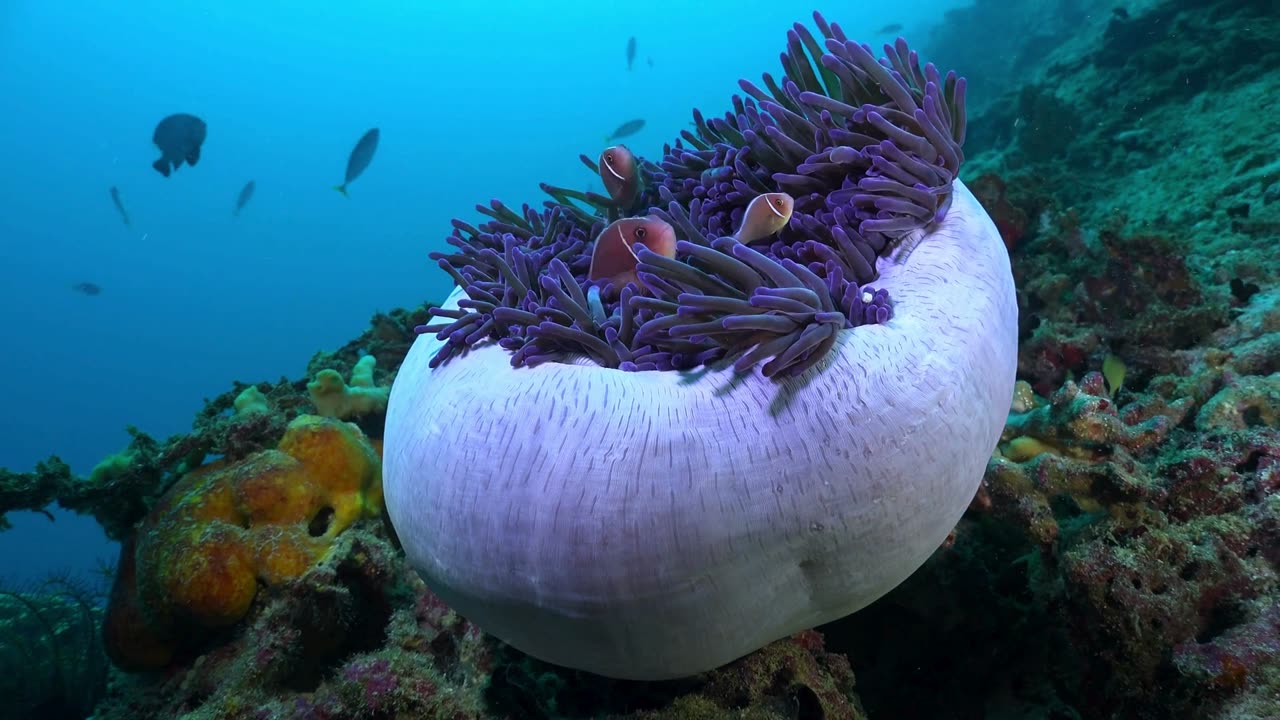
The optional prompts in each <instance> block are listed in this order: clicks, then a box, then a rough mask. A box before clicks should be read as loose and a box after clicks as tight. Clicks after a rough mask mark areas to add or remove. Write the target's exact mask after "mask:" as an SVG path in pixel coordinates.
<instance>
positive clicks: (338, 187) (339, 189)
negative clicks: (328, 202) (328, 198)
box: [333, 185, 351, 197]
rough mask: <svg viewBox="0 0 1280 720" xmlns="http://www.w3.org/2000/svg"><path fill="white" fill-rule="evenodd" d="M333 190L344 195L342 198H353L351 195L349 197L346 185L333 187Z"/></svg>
mask: <svg viewBox="0 0 1280 720" xmlns="http://www.w3.org/2000/svg"><path fill="white" fill-rule="evenodd" d="M333 189H334V190H337V191H338V192H340V193H342V197H351V196H350V195H348V194H347V186H346V185H334V186H333Z"/></svg>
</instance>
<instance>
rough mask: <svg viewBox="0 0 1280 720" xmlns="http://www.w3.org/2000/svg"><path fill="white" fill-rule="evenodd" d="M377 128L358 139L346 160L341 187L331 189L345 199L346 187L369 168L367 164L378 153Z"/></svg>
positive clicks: (335, 186)
mask: <svg viewBox="0 0 1280 720" xmlns="http://www.w3.org/2000/svg"><path fill="white" fill-rule="evenodd" d="M379 134H380V133H379V132H378V128H373V129H372V130H370V131H369V132H366V133H365V134H364V137H362V138H360V142H358V143H356V146H355V147H354V148H352V149H351V156H350V157H348V158H347V176H346V178H344V179H343V181H342V184H341V185H334V186H333V189H334V190H337V191H338V192H340V193H342V195H343V196H344V197H345V196H346V194H347V186H348V185H350V184H351V183H352V181H354V180H355V179H356V178H358V177H360V173H362V172H364V170H365V168H367V167H369V163H370V162H372V161H373V154H374V153H375V152H377V151H378V136H379Z"/></svg>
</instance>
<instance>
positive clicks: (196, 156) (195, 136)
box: [151, 113, 209, 177]
mask: <svg viewBox="0 0 1280 720" xmlns="http://www.w3.org/2000/svg"><path fill="white" fill-rule="evenodd" d="M208 132H209V128H208V126H207V125H205V124H204V121H203V120H201V119H200V118H198V117H196V116H195V115H188V114H186V113H177V114H176V115H170V116H169V117H167V118H165V119H163V120H161V121H160V124H159V125H156V131H155V132H154V133H153V134H152V135H151V141H152V142H154V143H155V144H156V147H158V148H160V159H159V160H156V161H155V162H153V163H151V167H153V168H155V169H156V172H158V173H160V174H161V175H163V176H165V177H169V174H170V173H171V172H173V171H174V170H177V169H178V168H180V167H182V163H184V162H185V163H186V164H188V165H190V166H191V167H195V166H196V163H197V162H199V161H200V146H201V145H203V144H204V139H205V137H206V136H207V135H208Z"/></svg>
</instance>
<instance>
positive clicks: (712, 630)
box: [384, 13, 1017, 679]
mask: <svg viewBox="0 0 1280 720" xmlns="http://www.w3.org/2000/svg"><path fill="white" fill-rule="evenodd" d="M814 21H815V23H816V25H817V28H818V32H819V33H820V34H821V37H820V38H816V39H815V37H814V36H813V35H811V34H810V33H809V31H808V30H806V29H804V28H803V26H799V25H798V26H797V28H798V29H795V30H791V31H789V33H790V34H791V35H794V36H795V38H796V39H795V40H794V41H793V42H791V43H790V44H789V45H788V50H787V52H786V53H784V55H783V63H784V67H785V70H786V73H787V74H786V75H784V76H782V77H780V78H778V79H774V78H773V77H771V76H769V75H766V76H765V77H764V81H763V82H764V87H763V88H761V87H758V86H757V85H755V84H753V83H749V82H745V81H744V82H743V83H741V89H742V92H743V93H744V94H743V95H740V96H734V97H733V99H732V102H733V109H732V112H729V113H726V114H725V115H724V116H722V117H709V116H705V115H704V114H702V113H699V112H698V111H696V110H695V111H694V114H693V117H694V129H692V130H687V131H685V132H684V133H682V135H681V139H680V140H678V141H676V142H675V143H674V144H673V145H669V146H668V147H667V149H666V151H665V153H664V156H663V158H662V160H661V162H659V163H656V164H655V163H652V162H649V161H647V160H644V159H642V158H639V157H636V156H633V155H632V154H631V153H630V152H629V151H627V150H626V149H625V148H622V149H618V147H615V148H610V149H608V150H606V151H604V152H603V153H602V154H601V156H600V158H599V161H598V163H596V166H597V169H598V171H599V172H600V173H601V178H602V181H604V182H605V184H606V189H607V190H608V192H609V196H610V197H609V198H603V197H601V196H590V195H589V194H584V193H577V192H575V191H568V190H561V189H558V188H550V186H548V192H549V193H552V197H553V198H554V201H553V202H549V203H547V206H546V207H545V208H544V209H541V210H535V209H533V208H530V207H529V206H524V207H523V208H521V209H518V210H517V209H514V208H511V207H507V206H505V205H503V204H502V203H500V202H498V201H496V200H495V201H492V202H491V203H490V204H489V205H488V206H483V205H482V206H479V207H478V209H479V210H480V211H481V212H482V213H483V214H485V215H487V216H488V217H489V221H488V222H485V223H483V224H481V225H480V226H478V227H473V226H472V225H470V224H467V223H465V222H462V221H455V222H454V224H453V226H452V234H451V235H450V237H449V238H448V242H449V245H450V250H449V251H448V252H440V253H433V254H432V257H433V259H434V260H436V261H437V263H438V264H439V265H440V267H441V268H443V269H444V270H445V271H446V272H448V273H449V274H450V275H451V276H452V277H453V279H454V281H455V283H456V284H457V287H456V289H455V290H454V291H453V292H452V293H451V294H450V296H449V298H448V299H447V301H446V302H445V303H444V304H443V306H441V307H439V308H435V309H433V310H432V311H431V315H432V317H433V320H432V322H431V323H429V324H426V325H423V326H420V327H419V328H418V329H417V330H418V331H419V333H420V335H419V337H418V338H417V340H416V341H415V343H414V345H413V347H412V348H411V350H410V352H409V354H408V356H407V357H406V359H405V361H404V363H403V365H402V367H401V368H400V370H399V373H398V375H397V377H396V380H395V384H394V386H393V389H392V392H391V397H390V402H389V407H388V412H387V427H386V433H385V439H384V485H385V493H386V504H387V509H388V514H389V516H390V518H391V520H392V523H393V524H394V526H395V528H396V531H397V534H398V536H399V537H400V539H401V541H402V543H403V545H404V548H405V552H406V554H407V557H408V558H409V560H410V561H411V563H412V564H413V565H414V567H415V568H417V570H418V571H419V572H420V573H421V574H422V576H423V577H424V579H425V580H426V581H427V583H428V584H429V585H430V587H431V588H432V589H433V590H434V591H435V592H436V593H437V594H438V595H439V596H440V597H441V598H442V599H443V600H444V601H445V602H447V603H449V604H450V605H451V606H452V607H454V608H455V609H456V610H457V611H458V612H460V613H461V614H463V615H464V616H466V617H468V618H469V619H471V620H472V621H474V622H476V623H477V624H478V625H479V626H480V627H481V628H483V629H484V630H486V631H487V632H489V633H491V634H493V635H495V636H497V637H498V638H500V639H502V640H504V641H506V642H507V643H509V644H511V645H513V646H514V647H516V648H518V649H520V650H523V651H525V652H526V653H529V654H531V655H533V656H535V657H538V658H541V659H543V660H546V661H549V662H553V663H557V664H561V665H566V666H569V667H574V668H579V669H584V670H589V671H592V672H595V673H599V674H602V675H607V676H612V677H619V678H631V679H664V678H673V677H680V676H685V675H690V674H694V673H697V672H700V671H703V670H707V669H710V668H713V667H716V666H718V665H721V664H723V663H726V662H729V661H731V660H734V659H736V658H737V657H740V656H742V655H744V654H746V653H749V652H751V651H753V650H755V649H757V648H759V647H761V646H763V645H765V644H767V643H768V642H771V641H773V640H776V639H778V638H781V637H784V636H786V635H788V634H791V633H793V632H796V631H799V630H802V629H805V628H808V627H812V626H814V625H817V624H821V623H823V622H827V621H830V620H834V619H836V618H839V617H841V616H843V615H846V614H849V613H851V612H853V611H855V610H857V609H859V608H861V607H863V606H865V605H866V604H868V603H869V602H871V601H872V600H874V599H876V598H877V597H879V596H880V595H882V594H884V593H885V592H887V591H888V590H890V589H892V588H893V587H894V586H896V585H897V584H898V583H899V582H901V581H902V580H903V579H905V578H906V577H907V576H908V575H909V574H910V573H911V572H913V571H914V570H915V569H916V568H917V567H919V566H920V565H921V564H922V563H923V562H924V560H925V559H926V558H927V557H928V555H929V554H930V553H931V552H932V551H933V550H934V549H936V548H937V546H938V545H939V544H940V543H941V542H942V541H943V540H944V539H945V537H946V536H947V534H948V533H949V532H950V530H951V529H952V527H953V526H954V525H955V523H956V522H957V521H958V519H959V517H960V515H961V513H962V512H963V511H964V508H965V507H966V506H967V505H968V503H969V501H970V499H971V498H972V496H973V494H974V492H976V490H977V485H978V482H979V481H980V479H981V476H982V473H983V469H984V468H985V466H986V461H987V458H988V457H989V456H990V453H991V451H992V449H993V448H994V447H995V444H996V442H997V440H998V438H999V435H1000V431H1001V430H1002V429H1003V426H1004V420H1005V415H1006V411H1007V409H1008V407H1009V403H1010V400H1011V398H1012V396H1013V383H1014V374H1015V371H1016V355H1017V306H1016V301H1015V296H1014V288H1013V278H1012V274H1011V272H1010V268H1009V261H1008V257H1007V253H1006V252H1005V251H1004V244H1003V242H1002V241H1001V238H1000V235H999V233H998V232H997V231H996V229H995V226H994V224H993V223H992V222H991V220H990V218H989V217H987V215H986V213H985V212H984V211H983V210H982V208H981V206H980V205H979V204H978V203H977V201H976V200H975V199H974V197H973V195H972V194H971V193H970V192H969V191H968V189H967V188H965V186H964V184H963V183H961V182H960V181H959V180H958V179H957V177H956V173H957V172H958V170H959V166H960V164H961V163H962V162H963V153H962V150H961V144H962V143H963V139H964V133H965V119H964V101H963V95H964V82H963V79H959V80H956V79H955V77H956V76H955V75H954V73H949V74H948V75H947V76H946V79H945V80H943V79H941V77H940V76H939V74H938V71H937V69H936V68H934V67H933V66H931V65H926V66H924V67H923V68H922V67H921V65H920V61H919V58H918V57H917V56H916V54H915V53H914V52H911V51H910V50H909V49H908V48H907V45H906V43H905V42H901V41H899V42H897V43H896V44H895V45H892V46H886V48H885V55H886V57H885V58H883V59H881V60H876V59H874V58H873V57H872V56H871V55H870V52H869V50H867V49H866V48H864V47H863V46H860V45H857V44H854V43H851V42H848V41H847V39H846V38H845V37H844V35H843V32H842V31H841V30H840V28H839V26H838V25H835V24H829V23H828V22H827V21H826V19H825V18H823V16H821V15H820V14H818V13H815V14H814ZM791 35H789V37H790V36H791ZM822 40H825V41H826V43H825V45H819V43H820V42H821V41H822ZM821 48H825V52H822V54H821V55H820V56H818V55H817V53H819V52H821ZM806 50H807V51H808V52H809V53H811V55H812V57H811V55H807V54H806ZM619 147H620V146H619ZM584 157H585V156H584ZM584 162H586V163H587V164H588V165H589V166H590V165H591V164H592V163H591V161H590V159H589V158H587V159H586V160H584ZM620 215H629V216H628V217H620ZM637 230H641V231H642V232H636V231H637ZM869 325H870V326H875V327H874V328H868V327H866V326H869ZM694 368H699V369H700V372H698V373H677V372H672V371H674V370H689V369H694Z"/></svg>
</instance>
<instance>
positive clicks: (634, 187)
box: [599, 145, 640, 208]
mask: <svg viewBox="0 0 1280 720" xmlns="http://www.w3.org/2000/svg"><path fill="white" fill-rule="evenodd" d="M599 171H600V181H601V182H603V183H604V189H605V191H606V192H608V193H609V199H611V200H613V204H614V205H617V206H618V207H621V208H629V207H631V206H632V205H633V204H635V201H636V197H637V196H639V195H640V171H639V168H638V167H637V165H636V156H635V155H632V154H631V151H630V150H629V149H627V146H626V145H611V146H609V147H607V148H605V149H604V152H602V153H600V161H599Z"/></svg>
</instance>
